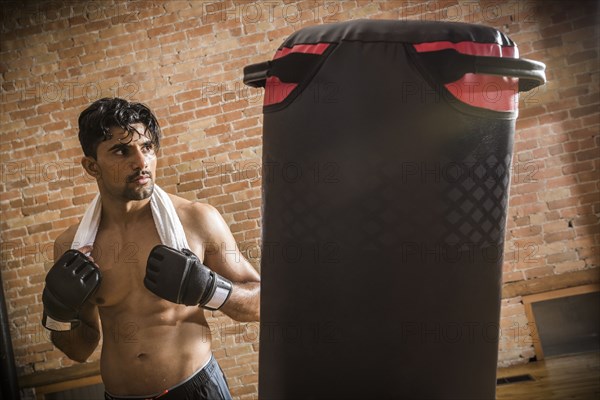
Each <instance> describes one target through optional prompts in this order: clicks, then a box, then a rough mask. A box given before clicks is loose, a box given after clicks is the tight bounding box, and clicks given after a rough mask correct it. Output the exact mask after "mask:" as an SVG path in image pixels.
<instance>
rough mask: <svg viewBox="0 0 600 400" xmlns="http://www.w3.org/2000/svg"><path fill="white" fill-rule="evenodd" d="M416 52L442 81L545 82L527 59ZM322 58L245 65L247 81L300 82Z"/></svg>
mask: <svg viewBox="0 0 600 400" xmlns="http://www.w3.org/2000/svg"><path fill="white" fill-rule="evenodd" d="M413 54H414V56H415V57H416V58H417V59H418V60H419V61H420V62H421V64H422V65H424V66H425V67H426V68H427V70H428V71H429V73H430V74H431V75H432V77H433V78H435V79H436V81H437V82H439V83H450V82H455V81H457V80H459V79H460V78H461V77H462V76H463V75H465V74H466V73H475V74H487V75H500V76H509V77H514V78H519V92H526V91H528V90H531V89H533V88H536V87H538V86H540V85H543V84H544V83H546V74H545V69H546V66H545V65H544V64H543V63H541V62H538V61H533V60H528V59H525V58H509V57H490V56H474V55H470V54H462V53H459V52H458V51H456V50H453V49H445V50H439V51H429V52H422V53H416V52H415V53H413ZM320 57H321V55H319V54H310V53H290V54H288V55H286V56H283V57H280V58H277V59H275V60H272V61H265V62H262V63H258V64H251V65H248V66H247V67H245V68H244V84H246V85H248V86H251V87H265V83H266V80H267V78H268V77H270V76H276V77H278V78H279V80H281V81H282V82H286V83H291V82H294V83H298V82H300V81H302V79H303V78H304V77H305V76H306V74H307V73H308V72H309V71H313V70H314V68H315V67H316V66H317V65H318V63H319V62H320Z"/></svg>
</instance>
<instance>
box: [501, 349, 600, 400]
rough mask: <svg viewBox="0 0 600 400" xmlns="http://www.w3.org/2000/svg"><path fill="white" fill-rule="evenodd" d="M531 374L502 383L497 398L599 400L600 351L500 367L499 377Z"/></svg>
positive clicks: (520, 399)
mask: <svg viewBox="0 0 600 400" xmlns="http://www.w3.org/2000/svg"><path fill="white" fill-rule="evenodd" d="M522 375H529V376H530V377H531V378H533V380H523V381H520V382H515V383H504V384H499V385H498V388H497V390H496V399H497V400H523V399H527V400H549V399H556V400H559V399H560V400H564V399H570V400H592V399H600V353H599V352H594V353H585V354H577V355H569V356H562V357H555V358H549V359H545V360H541V361H536V362H530V363H528V364H524V365H516V366H512V367H508V368H501V369H499V370H498V379H499V380H500V379H501V378H506V377H514V376H522Z"/></svg>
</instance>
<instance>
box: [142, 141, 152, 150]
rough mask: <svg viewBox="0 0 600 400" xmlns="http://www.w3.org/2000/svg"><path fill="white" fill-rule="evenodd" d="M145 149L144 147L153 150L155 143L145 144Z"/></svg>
mask: <svg viewBox="0 0 600 400" xmlns="http://www.w3.org/2000/svg"><path fill="white" fill-rule="evenodd" d="M143 149H144V150H145V151H152V150H154V145H153V144H152V143H148V144H145V145H144V146H143Z"/></svg>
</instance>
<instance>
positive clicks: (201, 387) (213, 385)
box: [104, 356, 231, 400]
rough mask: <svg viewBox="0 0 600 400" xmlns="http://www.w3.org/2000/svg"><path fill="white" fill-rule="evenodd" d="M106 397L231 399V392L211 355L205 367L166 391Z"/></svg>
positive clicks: (110, 399) (113, 399) (108, 396)
mask: <svg viewBox="0 0 600 400" xmlns="http://www.w3.org/2000/svg"><path fill="white" fill-rule="evenodd" d="M104 398H105V399H106V400H121V399H123V400H128V399H138V400H141V399H144V400H154V399H160V400H231V393H229V387H228V386H227V380H226V379H225V375H223V371H222V370H221V367H220V366H219V364H218V363H217V360H216V359H215V357H213V356H211V357H210V361H209V362H208V364H206V365H205V366H204V368H202V369H200V370H199V371H198V372H196V373H195V374H194V375H192V376H191V377H190V378H188V379H186V380H185V381H183V382H181V383H178V384H177V385H175V386H173V387H171V388H169V389H166V390H165V391H164V392H161V393H157V394H154V395H150V396H113V395H111V394H109V393H107V392H104Z"/></svg>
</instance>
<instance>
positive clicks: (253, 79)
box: [244, 53, 321, 87]
mask: <svg viewBox="0 0 600 400" xmlns="http://www.w3.org/2000/svg"><path fill="white" fill-rule="evenodd" d="M320 57H321V55H319V54H311V53H290V54H288V55H286V56H283V57H280V58H276V59H275V60H272V61H265V62H261V63H258V64H251V65H248V66H247V67H244V84H246V85H248V86H252V87H265V84H266V80H267V78H268V77H270V76H276V77H277V78H279V80H280V81H282V82H286V83H299V82H300V81H302V79H303V78H304V76H305V75H306V74H307V73H308V72H309V71H311V70H312V69H313V67H314V66H315V65H317V63H318V62H319V58H320Z"/></svg>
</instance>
